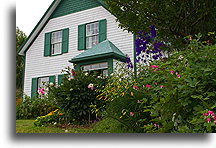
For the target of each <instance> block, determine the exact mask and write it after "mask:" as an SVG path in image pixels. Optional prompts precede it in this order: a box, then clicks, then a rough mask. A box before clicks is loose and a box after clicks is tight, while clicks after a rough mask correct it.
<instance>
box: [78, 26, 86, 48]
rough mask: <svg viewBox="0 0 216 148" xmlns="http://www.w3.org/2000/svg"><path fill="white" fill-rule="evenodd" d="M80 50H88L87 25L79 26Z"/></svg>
mask: <svg viewBox="0 0 216 148" xmlns="http://www.w3.org/2000/svg"><path fill="white" fill-rule="evenodd" d="M77 46H78V50H85V49H86V24H82V25H79V26H78V45H77Z"/></svg>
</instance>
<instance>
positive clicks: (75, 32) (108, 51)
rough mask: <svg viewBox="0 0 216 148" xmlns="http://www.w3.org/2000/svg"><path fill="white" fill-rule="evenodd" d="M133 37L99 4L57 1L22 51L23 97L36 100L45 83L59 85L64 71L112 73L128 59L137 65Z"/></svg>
mask: <svg viewBox="0 0 216 148" xmlns="http://www.w3.org/2000/svg"><path fill="white" fill-rule="evenodd" d="M134 50H135V49H134V35H133V34H131V33H128V32H127V31H123V30H122V29H120V28H119V27H118V23H117V22H116V18H115V16H114V15H112V14H111V13H110V12H109V11H108V10H107V8H106V6H105V5H104V3H103V1H101V0H100V1H99V0H54V1H53V3H52V4H51V5H50V7H49V8H48V10H47V11H46V12H45V14H44V15H43V17H42V18H41V20H40V21H39V22H38V24H37V25H36V27H35V28H34V30H33V31H32V32H31V34H30V35H29V37H28V39H27V40H26V42H25V43H24V44H23V45H22V47H21V48H20V50H19V55H22V56H24V57H25V70H24V88H23V91H24V94H25V95H28V96H34V95H35V94H36V92H37V89H38V88H39V87H40V86H41V82H42V81H48V82H55V83H57V84H59V83H60V82H61V80H62V73H61V71H62V69H64V68H65V67H67V66H70V67H72V68H73V67H74V64H76V70H97V71H99V72H100V73H102V74H103V75H109V74H110V73H111V72H112V71H113V67H114V66H115V62H116V61H117V60H120V61H125V55H126V54H128V55H129V56H130V57H131V61H132V62H133V63H134V56H135V55H134Z"/></svg>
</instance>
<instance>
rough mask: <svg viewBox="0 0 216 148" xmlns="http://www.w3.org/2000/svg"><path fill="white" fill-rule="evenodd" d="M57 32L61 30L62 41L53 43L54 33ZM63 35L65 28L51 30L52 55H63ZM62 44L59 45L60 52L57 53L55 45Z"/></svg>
mask: <svg viewBox="0 0 216 148" xmlns="http://www.w3.org/2000/svg"><path fill="white" fill-rule="evenodd" d="M57 32H61V36H60V41H56V42H54V43H53V33H57ZM62 35H63V30H56V31H53V32H51V42H50V45H51V54H50V55H51V56H55V55H61V54H62V42H63V41H62ZM58 44H59V45H60V46H59V52H58V53H55V52H54V50H55V49H54V46H55V45H58Z"/></svg>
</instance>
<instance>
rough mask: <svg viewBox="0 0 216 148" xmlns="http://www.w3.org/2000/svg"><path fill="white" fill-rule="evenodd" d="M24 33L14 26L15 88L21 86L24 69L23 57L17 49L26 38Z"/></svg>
mask: <svg viewBox="0 0 216 148" xmlns="http://www.w3.org/2000/svg"><path fill="white" fill-rule="evenodd" d="M26 38H27V36H26V34H25V33H24V32H23V31H22V30H20V29H19V28H18V27H17V28H16V88H17V89H18V88H21V87H22V75H23V69H24V62H23V57H21V56H20V55H18V50H19V48H20V47H21V45H22V44H23V42H24V41H25V40H26Z"/></svg>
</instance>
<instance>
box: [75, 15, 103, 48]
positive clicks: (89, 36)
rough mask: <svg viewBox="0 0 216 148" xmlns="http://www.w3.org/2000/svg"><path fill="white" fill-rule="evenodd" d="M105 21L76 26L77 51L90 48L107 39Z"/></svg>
mask: <svg viewBox="0 0 216 148" xmlns="http://www.w3.org/2000/svg"><path fill="white" fill-rule="evenodd" d="M106 32H107V21H106V19H104V20H99V21H97V22H93V23H87V24H81V25H79V26H78V50H86V49H89V48H92V47H93V46H94V45H97V44H99V43H101V42H103V41H104V40H106V39H107V36H106V35H107V33H106Z"/></svg>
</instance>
